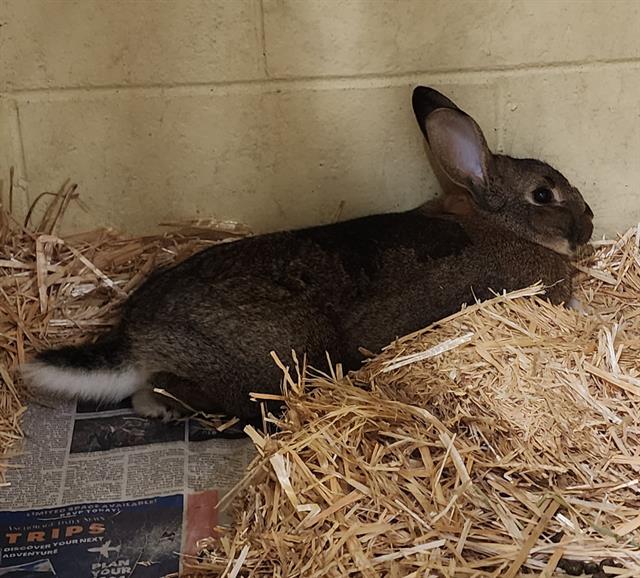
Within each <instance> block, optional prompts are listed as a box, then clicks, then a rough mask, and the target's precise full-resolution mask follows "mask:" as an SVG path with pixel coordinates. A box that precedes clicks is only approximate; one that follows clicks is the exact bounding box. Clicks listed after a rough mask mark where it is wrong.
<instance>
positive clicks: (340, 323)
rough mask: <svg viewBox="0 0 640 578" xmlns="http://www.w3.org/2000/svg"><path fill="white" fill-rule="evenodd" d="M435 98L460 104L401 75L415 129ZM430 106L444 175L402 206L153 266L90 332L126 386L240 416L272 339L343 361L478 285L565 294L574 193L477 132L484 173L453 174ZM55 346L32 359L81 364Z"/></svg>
mask: <svg viewBox="0 0 640 578" xmlns="http://www.w3.org/2000/svg"><path fill="white" fill-rule="evenodd" d="M443 106H444V107H447V108H448V109H450V110H453V111H456V112H455V115H458V114H460V115H464V113H463V112H462V111H459V109H458V108H457V107H456V106H455V105H454V104H453V103H451V101H449V100H448V99H446V98H445V97H443V96H442V95H440V94H439V93H436V92H435V91H433V90H431V89H425V88H422V87H420V88H418V89H416V91H415V93H414V110H415V112H416V117H417V119H418V122H419V124H420V127H421V129H422V130H423V132H425V136H427V138H429V131H428V130H427V129H426V128H425V122H426V119H427V118H430V115H431V114H433V112H434V111H437V110H442V107H443ZM455 115H454V121H455V122H461V123H463V126H464V127H465V128H469V131H468V135H470V138H471V140H474V139H479V140H477V142H475V141H474V143H475V144H474V145H473V146H476V145H477V146H480V147H485V145H484V144H483V143H484V141H483V138H482V137H481V133H480V132H479V128H478V127H477V125H475V123H473V121H472V120H471V119H470V117H467V116H466V115H464V117H458V116H455ZM440 121H442V123H443V124H442V126H443V127H444V129H443V130H444V132H442V133H441V134H439V135H437V136H438V138H439V140H438V147H440V148H439V154H438V155H437V156H436V164H437V165H438V166H437V167H436V168H437V172H438V173H439V175H440V177H441V178H442V176H443V175H444V177H445V180H446V178H447V177H450V178H451V181H452V182H450V183H448V185H449V186H447V187H446V188H447V191H448V194H447V195H446V196H445V197H444V198H443V199H441V200H439V201H436V202H432V203H429V204H427V205H425V206H423V207H420V208H418V209H416V210H413V211H409V212H405V213H397V214H390V215H377V216H371V217H365V218H362V219H356V220H352V221H348V222H343V223H339V224H334V225H328V226H323V227H316V228H311V229H305V230H301V231H293V232H280V233H274V234H270V235H263V236H258V237H254V238H249V239H245V240H240V241H237V242H234V243H231V244H227V245H221V246H216V247H213V248H210V249H208V250H206V251H203V252H201V253H199V254H197V255H195V256H193V257H192V258H190V259H188V260H187V261H185V262H183V263H182V264H180V265H178V266H176V267H173V268H170V269H167V270H165V271H160V272H158V273H156V274H155V275H153V276H152V277H151V278H150V279H149V280H148V281H147V282H146V283H145V284H144V285H143V286H142V287H141V288H140V289H139V290H138V291H137V292H136V293H135V294H134V295H133V296H132V297H131V298H130V300H129V301H128V303H127V304H126V306H125V308H124V310H123V314H122V321H121V324H120V326H119V328H118V329H117V330H116V331H115V332H114V333H112V334H110V335H109V336H107V337H105V347H111V348H112V350H111V351H117V352H118V355H116V356H115V357H116V358H117V363H116V362H113V363H112V366H113V365H117V366H118V367H123V366H135V367H138V368H142V369H143V370H144V371H145V372H147V373H148V374H150V375H151V378H150V380H149V383H148V384H146V385H145V384H141V387H149V386H160V387H163V388H165V389H168V390H169V391H170V392H172V393H173V394H174V395H176V396H178V397H180V398H181V399H183V400H185V401H186V402H187V403H188V404H189V405H191V406H192V407H195V408H196V409H202V410H212V409H214V408H218V409H222V410H224V411H225V412H227V413H229V414H234V415H237V416H240V417H250V416H253V415H255V414H256V412H257V407H256V405H255V404H253V403H251V402H250V401H249V392H251V391H260V392H271V393H275V392H277V391H278V389H279V384H280V381H281V374H280V370H279V369H278V368H277V367H276V366H275V364H274V363H273V361H272V359H271V357H270V352H271V351H272V350H274V351H276V352H277V354H278V355H279V356H280V357H281V358H282V359H284V360H285V361H286V360H289V359H290V351H291V350H292V349H294V350H296V351H297V352H298V353H299V354H300V355H302V354H306V355H307V356H308V359H309V361H310V363H312V364H313V365H315V366H317V367H323V366H324V365H325V363H326V362H325V354H326V352H328V353H329V354H330V356H331V358H332V360H333V361H334V362H342V363H343V364H345V365H346V367H347V368H348V369H355V368H357V367H358V365H359V363H360V362H361V360H362V356H361V354H360V353H359V348H360V347H364V348H366V349H368V350H371V351H378V350H380V348H382V347H383V346H385V345H386V344H388V343H389V342H391V341H392V340H393V339H394V338H396V337H398V336H401V335H403V334H406V333H409V332H412V331H415V330H417V329H420V328H422V327H424V326H426V325H428V324H430V323H432V322H434V321H436V320H438V319H440V318H443V317H445V316H447V315H449V314H451V313H453V312H455V311H456V310H458V309H459V308H460V307H461V306H462V305H463V304H464V303H470V302H472V301H474V300H475V299H486V298H489V297H491V295H492V290H493V291H505V290H506V291H510V290H515V289H518V288H522V287H525V286H528V285H530V284H533V283H535V282H537V281H540V280H541V281H543V282H544V283H545V284H547V285H548V286H549V290H548V298H549V299H550V300H551V301H553V302H554V303H561V302H566V301H568V299H569V298H570V295H571V274H572V272H571V267H570V263H569V260H568V256H567V255H566V254H561V253H565V252H567V251H569V252H570V251H572V250H574V249H575V248H576V247H578V246H580V245H582V244H584V243H585V242H586V241H587V240H588V239H589V237H590V235H591V231H592V225H591V217H592V214H591V211H590V209H589V208H588V206H587V205H586V204H585V202H584V200H583V199H582V197H581V196H580V193H579V192H578V191H577V190H576V189H574V188H573V187H572V186H571V185H570V184H569V183H568V181H567V180H566V179H565V178H564V177H563V176H562V175H561V174H560V173H558V172H557V171H556V170H555V169H553V168H552V167H550V166H549V165H547V164H545V163H542V162H541V161H537V160H527V159H524V160H523V159H513V158H510V157H506V156H498V155H495V156H494V155H491V153H490V152H489V151H488V149H486V148H482V150H483V154H484V156H483V157H482V158H483V163H484V165H483V166H484V171H485V173H484V174H483V175H481V177H480V179H478V178H477V176H476V175H474V177H473V179H467V173H466V172H465V170H464V168H461V167H459V166H456V165H455V163H452V161H451V158H450V153H453V152H455V151H454V150H453V149H452V148H451V147H453V148H455V147H456V146H458V144H457V141H455V139H454V140H453V141H451V142H450V140H449V136H448V133H447V124H446V123H447V122H449V118H447V116H446V115H442V118H441V119H438V122H440ZM468 123H473V124H468ZM433 126H435V127H436V128H435V129H434V130H436V129H438V130H439V126H438V125H437V124H436V123H433ZM432 136H433V135H432ZM478 143H480V144H478ZM463 144H464V145H465V146H467V145H469V143H463ZM469 150H472V151H474V152H476V149H473V148H470V149H469ZM443 151H444V152H443ZM453 157H455V155H453ZM541 185H544V186H548V187H549V188H551V189H552V190H553V191H554V195H555V198H556V200H555V201H554V204H553V205H549V206H538V205H535V204H533V203H532V202H531V198H530V194H531V191H532V190H535V189H536V187H540V186H541ZM554 248H555V249H557V250H553V249H554ZM114 344H117V345H115V346H114ZM95 347H96V346H94V350H92V351H95ZM97 347H98V349H100V345H99V344H98V345H97ZM64 352H65V353H62V352H61V351H59V352H46V353H45V354H43V356H42V357H41V359H42V360H44V361H46V362H48V363H51V364H54V365H55V364H57V366H66V367H77V368H80V369H82V368H86V369H87V370H90V369H92V368H96V364H95V363H94V364H93V365H92V364H91V363H90V362H87V360H86V359H85V357H83V355H84V354H83V353H82V349H73V348H65V350H64ZM92 355H93V354H92ZM103 358H106V356H103ZM105 364H106V365H108V363H105ZM105 364H97V365H98V367H100V366H104V365H105Z"/></svg>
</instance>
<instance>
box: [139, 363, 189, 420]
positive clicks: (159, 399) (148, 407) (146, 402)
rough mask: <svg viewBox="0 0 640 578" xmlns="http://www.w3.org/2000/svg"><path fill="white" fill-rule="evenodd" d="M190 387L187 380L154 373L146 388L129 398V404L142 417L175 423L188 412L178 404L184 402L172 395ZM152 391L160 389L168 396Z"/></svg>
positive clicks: (169, 374) (183, 405) (182, 405)
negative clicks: (176, 391)
mask: <svg viewBox="0 0 640 578" xmlns="http://www.w3.org/2000/svg"><path fill="white" fill-rule="evenodd" d="M185 387H186V388H190V387H192V384H191V382H189V381H188V380H186V379H184V378H182V377H178V376H177V375H173V374H171V373H165V372H162V373H154V374H153V375H152V376H151V377H150V379H149V381H148V387H145V388H144V389H140V390H138V391H137V392H136V393H134V394H133V396H132V397H131V404H132V406H133V409H134V411H135V412H136V413H137V414H138V415H141V416H143V417H149V418H157V419H161V420H162V421H165V422H168V421H175V420H178V419H180V418H182V417H185V416H186V415H187V414H188V413H190V412H189V408H188V407H187V406H186V405H185V404H183V403H180V402H181V401H184V400H182V399H180V398H178V397H176V398H174V397H173V396H174V395H175V394H174V393H172V392H173V391H175V390H176V389H178V390H180V389H184V388H185ZM154 389H162V390H165V391H167V392H168V393H169V394H170V396H166V395H162V394H161V393H157V392H155V391H154Z"/></svg>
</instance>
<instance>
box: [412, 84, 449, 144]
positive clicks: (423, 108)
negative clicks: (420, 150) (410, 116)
mask: <svg viewBox="0 0 640 578" xmlns="http://www.w3.org/2000/svg"><path fill="white" fill-rule="evenodd" d="M411 102H412V104H413V112H414V114H415V115H416V120H417V121H418V125H419V126H420V130H421V131H422V134H423V135H424V137H425V138H426V139H427V142H429V135H428V134H427V129H426V127H425V121H426V120H427V117H428V116H429V115H430V114H431V113H432V112H433V111H434V110H436V109H438V108H451V109H453V110H460V109H459V108H458V107H457V106H456V105H455V104H454V103H453V102H452V101H451V100H449V99H448V98H447V97H446V96H445V95H444V94H440V93H439V92H438V91H437V90H434V89H433V88H429V87H427V86H416V88H415V89H414V90H413V97H412V99H411Z"/></svg>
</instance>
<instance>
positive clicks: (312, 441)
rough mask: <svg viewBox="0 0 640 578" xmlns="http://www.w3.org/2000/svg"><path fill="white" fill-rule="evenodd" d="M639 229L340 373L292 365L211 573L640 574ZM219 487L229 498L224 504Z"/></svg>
mask: <svg viewBox="0 0 640 578" xmlns="http://www.w3.org/2000/svg"><path fill="white" fill-rule="evenodd" d="M639 243H640V231H638V230H636V229H633V230H630V231H629V232H628V233H627V234H626V235H624V236H623V237H622V238H621V239H620V240H619V241H617V242H603V243H600V244H599V247H598V249H597V251H596V253H595V255H594V256H593V257H592V258H591V259H590V260H589V261H588V262H586V263H583V264H582V265H581V269H582V270H583V271H584V272H585V274H584V275H583V276H582V279H581V280H580V285H579V288H578V292H577V293H578V297H579V299H580V300H581V302H582V306H583V309H584V310H586V311H587V312H588V314H585V313H584V312H576V311H570V310H566V309H563V308H560V307H554V306H552V305H549V304H548V303H547V302H546V301H544V300H543V299H541V298H540V291H541V288H540V287H533V288H529V289H526V290H523V291H519V292H515V293H512V294H510V295H506V296H499V297H496V298H495V299H494V300H492V301H490V302H487V303H484V304H480V305H475V306H472V307H468V308H467V309H465V310H463V311H462V312H460V313H458V314H456V315H453V316H452V317H450V318H448V319H446V320H444V321H442V322H440V323H438V324H436V325H434V326H432V327H430V328H428V329H425V330H424V331H421V332H418V333H416V334H414V335H411V336H408V337H405V338H403V339H400V340H399V341H397V342H396V343H394V344H393V345H391V346H390V347H389V348H387V350H386V351H385V352H384V353H383V354H382V355H380V356H378V357H376V358H375V359H373V360H371V361H370V362H369V363H367V364H366V366H365V367H364V368H363V369H362V370H361V371H359V372H358V373H356V374H353V375H351V376H350V377H343V376H341V375H340V371H339V368H338V370H337V372H336V373H335V374H332V375H318V374H317V373H316V374H315V375H308V376H307V377H306V378H303V377H301V376H300V374H301V373H304V371H303V370H302V369H300V368H291V369H290V371H289V372H287V374H286V379H285V395H284V400H285V402H286V405H287V406H288V412H287V413H286V415H285V416H284V418H283V419H282V420H280V421H277V424H278V427H279V428H280V433H277V434H276V435H273V436H270V437H266V436H263V435H261V434H259V433H258V432H255V431H250V433H251V435H252V437H253V439H254V441H255V443H256V446H257V448H258V450H259V453H260V455H259V457H258V458H257V459H256V461H255V462H254V464H253V465H252V466H251V468H250V471H249V474H248V476H247V478H246V479H245V480H244V481H243V483H242V484H241V485H240V486H239V488H238V490H237V493H238V494H239V498H238V499H237V501H236V502H235V507H236V521H237V524H236V526H235V527H234V528H232V529H225V530H223V529H219V531H218V533H217V534H216V535H215V536H213V537H212V538H211V539H210V540H208V541H204V542H203V543H202V544H201V545H202V547H203V555H202V557H201V559H200V561H199V563H196V561H192V564H193V567H194V569H199V570H204V569H207V570H208V572H209V573H210V574H209V575H215V576H218V575H219V576H226V577H232V578H235V577H236V576H264V577H267V576H269V577H272V576H275V577H280V576H281V577H285V576H286V577H304V578H307V577H308V578H311V577H315V576H363V577H379V576H380V577H382V576H385V577H386V576H388V577H396V576H397V577H400V576H415V577H422V576H461V577H463V576H469V577H471V576H474V577H484V576H487V577H488V576H500V577H515V576H527V575H536V576H547V577H549V576H560V575H565V573H564V571H563V570H561V569H560V568H562V569H564V570H566V571H568V572H571V573H573V574H582V572H583V571H584V572H588V573H589V574H594V575H596V576H604V575H605V574H603V570H604V571H606V572H607V574H609V575H617V576H626V577H632V576H635V577H637V576H640V549H639V543H638V541H639V538H640V510H639V506H640V498H639V497H638V484H639V482H640V454H639V453H638V449H637V448H638V437H639V434H640V411H639V410H640V407H639V403H640V378H639V377H638V371H639V370H640V363H638V354H639V349H640V331H639V328H640V326H639V317H638V314H639V312H640V308H639V307H638V306H639V305H640V303H639V301H640V255H639V252H638V244H639ZM233 498H234V496H233V495H230V496H228V497H227V499H226V503H227V504H229V503H232V501H233Z"/></svg>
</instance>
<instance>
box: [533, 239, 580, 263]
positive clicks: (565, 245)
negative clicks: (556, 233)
mask: <svg viewBox="0 0 640 578" xmlns="http://www.w3.org/2000/svg"><path fill="white" fill-rule="evenodd" d="M540 244H541V245H542V246H543V247H546V248H547V249H551V250H552V251H553V252H555V253H559V254H560V255H564V256H566V257H569V258H571V257H573V256H574V255H575V253H576V247H575V245H573V246H572V244H571V243H570V242H569V241H568V240H567V239H555V240H553V241H541V242H540Z"/></svg>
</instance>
